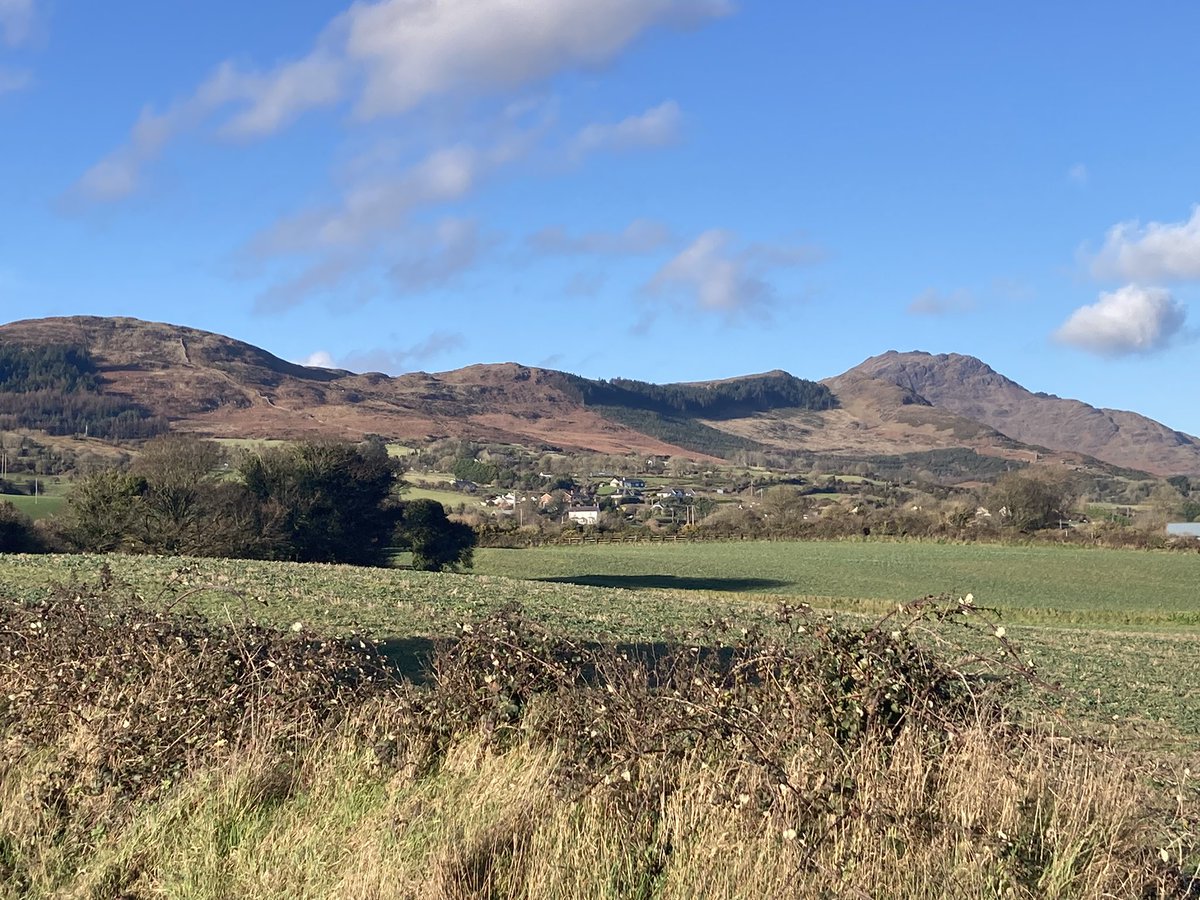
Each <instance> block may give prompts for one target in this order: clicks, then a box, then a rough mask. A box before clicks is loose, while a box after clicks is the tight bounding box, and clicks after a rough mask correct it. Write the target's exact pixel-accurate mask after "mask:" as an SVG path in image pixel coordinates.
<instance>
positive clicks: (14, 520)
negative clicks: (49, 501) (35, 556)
mask: <svg viewBox="0 0 1200 900" xmlns="http://www.w3.org/2000/svg"><path fill="white" fill-rule="evenodd" d="M42 549H43V546H42V540H41V537H40V535H39V533H38V532H37V530H36V529H35V528H34V525H33V520H32V519H30V518H29V516H27V515H25V513H23V512H21V511H20V510H19V509H17V508H16V506H14V505H13V504H12V503H10V502H9V501H7V500H4V501H0V553H39V552H41V550H42Z"/></svg>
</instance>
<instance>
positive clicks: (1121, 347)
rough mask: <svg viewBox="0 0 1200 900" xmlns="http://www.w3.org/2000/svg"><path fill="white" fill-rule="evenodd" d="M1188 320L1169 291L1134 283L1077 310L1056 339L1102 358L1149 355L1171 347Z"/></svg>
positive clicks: (1184, 309) (1056, 334)
mask: <svg viewBox="0 0 1200 900" xmlns="http://www.w3.org/2000/svg"><path fill="white" fill-rule="evenodd" d="M1186 318H1187V310H1186V308H1185V307H1184V305H1183V304H1182V303H1180V302H1179V301H1178V300H1176V299H1175V298H1174V297H1173V296H1171V293H1170V292H1169V291H1167V290H1164V289H1163V288H1144V287H1139V286H1137V285H1132V284H1131V285H1126V286H1125V287H1123V288H1121V289H1120V290H1117V291H1113V292H1111V293H1103V294H1101V295H1100V299H1099V300H1097V301H1096V302H1095V303H1094V304H1092V305H1090V306H1082V307H1080V308H1079V309H1077V310H1075V312H1073V313H1072V314H1071V316H1070V318H1068V319H1067V321H1066V322H1064V323H1063V325H1062V327H1060V328H1059V329H1058V331H1056V332H1055V333H1054V337H1055V339H1056V340H1057V341H1059V342H1060V343H1063V344H1069V345H1071V346H1073V347H1078V348H1079V349H1080V350H1085V351H1087V352H1089V353H1095V354H1097V355H1100V356H1107V357H1116V356H1130V355H1135V354H1148V353H1154V352H1156V351H1159V350H1163V349H1165V348H1166V347H1168V346H1170V344H1171V343H1172V341H1174V340H1175V339H1176V338H1177V337H1178V336H1180V335H1181V334H1182V332H1183V326H1184V321H1185V319H1186Z"/></svg>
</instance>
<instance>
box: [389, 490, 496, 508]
mask: <svg viewBox="0 0 1200 900" xmlns="http://www.w3.org/2000/svg"><path fill="white" fill-rule="evenodd" d="M401 498H402V499H404V500H436V501H437V502H438V503H440V504H442V506H444V507H446V508H447V509H450V510H453V509H457V508H458V507H459V506H460V505H461V504H463V503H465V504H466V505H467V506H469V507H470V506H478V504H479V499H480V498H479V497H477V496H475V495H474V494H464V493H462V492H461V491H439V490H438V489H437V488H424V487H406V488H405V489H404V493H403V494H402V495H401Z"/></svg>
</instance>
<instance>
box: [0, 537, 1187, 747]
mask: <svg viewBox="0 0 1200 900" xmlns="http://www.w3.org/2000/svg"><path fill="white" fill-rule="evenodd" d="M476 560H477V561H476V571H475V572H474V573H472V574H452V573H444V574H429V573H419V572H409V571H397V570H388V569H363V568H355V567H350V566H331V565H297V564H289V563H270V562H250V561H232V560H195V559H179V558H169V557H163V558H158V557H123V556H113V557H103V558H101V557H92V556H58V557H21V556H11V557H0V583H2V584H4V585H6V586H7V587H8V589H9V591H15V592H18V593H20V594H21V595H22V596H27V597H32V596H38V595H40V594H43V593H44V592H45V591H46V590H47V585H48V584H49V583H52V582H59V583H72V582H76V581H90V580H94V579H95V578H96V574H97V572H98V571H99V569H100V567H101V566H102V565H108V566H109V567H110V568H111V570H112V573H113V575H114V577H116V578H117V579H118V580H120V581H124V582H127V583H128V584H129V585H130V588H131V589H132V590H134V591H136V592H138V593H140V594H141V595H143V596H146V597H147V598H155V597H161V598H162V599H163V600H166V599H167V598H170V597H173V596H176V595H178V594H180V593H183V592H193V591H194V592H195V593H191V594H190V596H189V602H193V603H195V604H197V605H198V607H199V608H200V609H201V610H203V611H205V612H208V613H210V614H215V615H217V616H218V617H221V618H225V617H229V616H233V617H235V618H237V617H240V616H242V615H244V614H245V613H246V612H248V613H249V614H250V615H251V616H253V617H254V618H255V619H257V620H260V621H264V622H270V623H274V624H277V625H283V626H286V625H290V624H291V623H292V622H295V621H302V622H304V623H306V624H309V625H311V626H313V627H317V628H321V629H328V630H330V631H333V632H336V633H348V632H352V631H361V632H366V633H369V634H374V635H379V636H387V637H391V638H395V639H399V640H400V641H402V642H403V641H417V642H421V641H425V640H427V639H428V638H434V637H445V636H449V635H451V634H453V633H455V632H456V630H457V628H458V625H459V623H461V622H463V621H469V620H471V619H475V618H478V617H481V616H485V615H487V614H488V613H489V612H491V611H494V610H496V609H498V608H500V607H502V606H504V605H506V604H509V603H518V604H520V605H521V606H522V607H523V608H524V609H525V610H526V611H527V612H528V614H530V615H531V616H533V617H534V618H535V619H537V620H538V621H541V622H543V623H545V624H546V625H547V626H549V627H551V628H553V629H554V630H555V631H557V632H561V633H564V634H569V635H573V636H577V637H581V638H587V639H597V640H617V641H643V642H645V641H662V640H666V639H671V638H673V637H678V636H679V635H681V634H682V633H684V632H685V631H686V630H687V629H690V628H692V627H693V626H695V625H696V624H697V623H698V622H700V621H701V620H703V619H707V618H710V617H711V616H713V615H723V616H729V617H730V618H733V619H736V620H738V621H740V622H744V623H748V624H749V623H753V622H760V623H765V622H769V621H770V620H771V617H772V613H773V611H774V610H775V609H776V608H777V606H778V604H779V603H780V602H781V601H788V602H793V603H795V602H807V603H810V604H812V606H813V607H815V608H817V609H821V610H829V611H833V612H836V613H837V614H843V615H850V616H871V617H878V616H879V615H882V614H884V613H886V612H887V611H889V610H891V609H894V608H895V606H896V604H897V603H899V602H905V601H909V600H912V599H915V598H917V597H921V596H924V595H926V594H938V593H949V594H953V595H956V596H961V595H963V594H965V593H967V592H971V593H973V594H974V595H975V597H976V600H977V602H978V603H980V604H981V605H983V606H994V607H996V608H997V609H998V610H1000V612H1001V615H1002V617H1003V621H1004V623H1005V625H1006V626H1007V627H1008V629H1009V632H1010V634H1011V635H1012V636H1013V637H1014V638H1015V639H1016V640H1018V641H1019V642H1020V643H1021V644H1022V645H1023V646H1024V648H1025V649H1026V650H1027V651H1028V652H1029V653H1030V654H1031V655H1032V656H1033V657H1034V659H1035V661H1036V662H1037V663H1038V664H1039V666H1040V667H1041V671H1042V673H1043V675H1044V677H1045V678H1046V679H1048V680H1050V681H1058V682H1062V683H1063V685H1064V691H1063V693H1062V694H1061V695H1053V696H1047V697H1043V698H1042V699H1041V701H1040V702H1044V703H1047V704H1049V705H1050V706H1051V707H1052V708H1054V709H1057V710H1060V711H1062V712H1064V713H1067V714H1068V715H1069V716H1070V717H1071V718H1074V719H1082V720H1085V721H1088V722H1090V723H1093V724H1097V725H1100V726H1103V727H1104V728H1105V729H1106V730H1107V731H1110V732H1112V733H1114V734H1117V735H1120V736H1121V737H1122V738H1128V739H1130V740H1135V741H1154V742H1160V743H1161V742H1167V743H1175V742H1177V741H1183V742H1185V743H1189V744H1190V743H1194V742H1198V741H1200V670H1198V669H1197V668H1196V666H1195V665H1194V660H1195V659H1196V658H1197V657H1198V656H1200V600H1198V599H1197V598H1196V589H1195V586H1196V585H1197V584H1200V555H1196V554H1185V553H1149V552H1136V551H1117V550H1100V549H1096V550H1078V549H1073V548H1058V547H1041V546H1039V547H1014V546H998V545H979V544H973V545H940V544H932V543H861V542H856V543H851V542H847V543H835V542H825V543H770V542H762V543H736V544H704V545H686V544H682V545H666V546H664V545H656V546H629V545H603V546H599V547H583V548H561V547H560V548H540V549H529V550H480V551H478V552H477V554H476ZM1114 723H1115V724H1114Z"/></svg>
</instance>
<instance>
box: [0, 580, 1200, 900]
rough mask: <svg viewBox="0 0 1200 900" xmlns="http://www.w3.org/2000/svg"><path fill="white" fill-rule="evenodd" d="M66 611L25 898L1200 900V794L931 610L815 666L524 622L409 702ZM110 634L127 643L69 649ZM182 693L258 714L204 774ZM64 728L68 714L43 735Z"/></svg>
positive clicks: (743, 643)
mask: <svg viewBox="0 0 1200 900" xmlns="http://www.w3.org/2000/svg"><path fill="white" fill-rule="evenodd" d="M65 599H66V600H68V601H69V602H68V603H67V604H66V605H65V606H64V607H62V609H61V613H62V614H61V615H58V616H57V617H56V615H54V614H53V610H51V609H48V607H47V606H46V605H44V604H42V605H22V604H15V605H9V606H8V607H7V608H6V609H5V610H4V613H5V615H4V617H3V619H2V620H0V635H2V636H3V640H2V641H0V725H2V726H3V729H4V732H3V734H4V737H3V744H2V745H0V897H6V898H7V897H11V898H17V897H20V898H50V897H68V898H71V897H78V898H126V900H134V898H156V897H188V898H199V900H218V898H228V897H246V898H285V897H286V898H293V897H331V898H333V897H338V898H422V900H425V898H431V900H483V898H510V900H515V898H530V900H532V898H597V900H599V898H613V900H616V898H645V900H650V898H655V900H659V898H661V900H675V898H701V897H703V898H735V897H746V898H762V897H766V898H774V897H780V898H782V897H789V898H791V897H800V898H808V897H811V898H829V897H839V898H840V897H849V898H856V897H862V898H866V897H895V898H926V897H955V898H959V897H961V898H976V897H977V898H985V897H986V898H992V897H1012V898H1081V900H1082V898H1102V897H1139V898H1188V897H1197V896H1200V880H1198V879H1197V877H1196V867H1197V861H1198V856H1197V854H1198V851H1200V835H1198V832H1197V822H1196V814H1195V810H1196V809H1198V808H1200V803H1197V799H1198V798H1200V782H1198V779H1197V774H1200V773H1195V772H1192V771H1182V767H1180V768H1178V769H1171V768H1170V767H1166V766H1164V765H1162V764H1160V763H1156V762H1155V761H1153V760H1150V759H1148V758H1145V757H1138V756H1134V755H1131V754H1129V753H1122V752H1117V751H1115V750H1114V749H1113V748H1112V747H1111V746H1109V745H1106V744H1103V743H1100V742H1096V741H1087V740H1080V739H1079V738H1077V737H1072V738H1067V737H1061V736H1058V735H1056V734H1054V733H1053V732H1051V731H1047V730H1045V729H1042V728H1039V727H1037V726H1036V725H1034V724H1031V723H1028V722H1023V723H1022V722H1016V721H1013V720H1012V719H1011V718H1010V717H1009V716H1008V714H1007V713H1006V712H1005V705H1004V694H1003V693H1002V692H1000V693H997V692H994V691H992V690H991V689H986V688H982V687H981V685H982V684H983V682H981V681H980V679H979V678H978V677H976V675H977V674H978V673H975V675H973V674H972V673H970V672H968V671H967V670H965V669H964V668H962V667H961V666H960V665H959V663H957V662H956V663H955V664H954V665H953V666H951V665H949V664H947V663H946V661H945V660H943V659H942V658H941V657H939V656H934V655H931V654H929V653H928V652H926V651H923V650H922V649H921V648H920V647H919V646H918V645H916V644H915V643H913V642H911V641H909V640H908V638H907V637H906V631H907V629H908V627H909V624H911V623H912V622H916V621H918V618H917V616H918V612H919V613H921V614H922V615H923V614H924V611H930V612H932V613H934V614H945V613H946V612H947V610H946V609H945V608H944V607H939V606H937V605H936V604H932V605H927V606H925V607H923V608H922V610H919V611H918V612H914V613H913V618H911V619H909V620H907V622H902V621H899V620H898V619H892V620H890V621H888V622H886V623H881V624H882V626H883V627H882V628H876V629H873V630H867V631H859V632H850V631H840V630H837V629H835V628H833V627H830V626H825V625H821V626H819V627H815V626H814V622H813V620H812V619H810V618H805V616H804V615H803V614H802V612H797V611H795V610H793V611H784V614H783V618H784V619H786V620H787V621H786V623H785V624H790V627H792V628H793V632H794V635H793V636H794V637H797V639H798V638H799V637H803V638H805V639H806V640H807V641H808V643H803V642H797V643H795V644H794V645H787V646H785V645H783V644H772V643H764V642H761V641H759V640H758V639H757V638H756V637H755V635H753V634H750V635H747V636H744V639H741V640H737V639H731V643H730V644H729V645H726V646H724V647H723V649H722V652H716V650H715V649H713V650H710V649H706V648H703V647H697V648H695V649H693V648H692V647H690V646H688V645H684V646H682V647H680V648H677V649H676V650H673V651H663V654H664V655H660V656H656V657H649V656H647V657H638V656H636V655H633V654H630V653H629V652H627V651H624V650H621V649H620V648H612V647H605V646H598V645H586V644H579V643H572V642H570V641H565V640H563V639H560V638H557V637H555V636H554V635H552V634H550V633H548V632H545V631H544V630H541V629H539V628H538V627H537V626H536V625H533V624H532V623H529V622H527V621H525V620H523V619H521V618H520V617H519V616H517V615H516V614H515V613H514V612H512V611H510V612H508V613H506V614H504V615H501V616H498V617H496V618H493V619H489V620H486V621H481V622H476V623H472V624H470V625H468V626H465V627H464V628H463V636H462V638H461V639H460V640H459V641H457V642H456V643H454V644H452V645H447V646H446V647H444V648H443V649H442V650H441V652H440V654H439V656H438V657H437V658H436V660H435V662H434V665H433V668H432V670H431V677H432V683H431V684H429V685H426V686H414V685H410V684H402V683H398V682H390V683H389V682H387V681H386V680H384V679H380V678H379V677H378V674H379V671H380V670H379V668H378V667H377V666H376V665H375V664H373V663H371V660H370V658H369V653H367V652H366V651H365V649H364V648H362V647H361V646H360V647H359V649H360V650H364V652H363V653H356V652H354V646H359V645H354V646H346V645H339V647H338V648H334V647H333V645H332V644H331V643H329V642H322V641H321V640H319V639H317V638H314V636H312V635H309V634H296V633H291V632H283V633H271V632H267V631H265V630H264V629H261V628H258V627H255V628H246V627H238V626H232V625H231V626H229V627H228V628H227V629H226V628H218V627H217V626H215V625H212V624H211V623H209V624H206V623H204V622H202V621H198V620H197V619H196V618H195V617H192V616H179V617H177V618H174V617H172V616H169V615H166V614H164V613H161V612H149V611H146V610H138V609H123V610H122V611H121V613H120V616H121V618H119V619H117V620H113V619H112V616H113V615H114V612H113V610H111V609H108V608H107V607H105V599H104V596H103V594H101V595H96V596H87V597H76V596H68V597H67V598H65ZM89 611H94V612H95V615H96V616H97V621H96V622H95V623H93V624H94V625H95V627H101V626H102V625H104V624H105V623H107V624H108V625H113V624H114V622H115V624H117V625H120V626H121V628H123V629H124V631H122V630H120V629H116V628H113V629H111V630H110V631H108V632H106V639H105V640H104V641H92V642H91V643H87V642H86V641H79V640H74V641H63V640H61V634H52V635H47V634H46V633H45V632H47V631H55V629H58V630H59V631H61V630H65V629H67V628H69V627H73V625H72V623H75V624H83V625H86V624H87V622H88V619H87V616H88V615H90V614H91V612H89ZM139 617H145V618H144V620H143V619H140V618H139ZM35 623H37V624H36V625H35ZM134 625H136V626H137V627H136V628H135V627H133V626H134ZM717 627H718V631H719V632H720V633H721V634H726V635H728V634H730V633H731V632H732V633H734V634H737V633H740V632H738V631H737V630H736V629H728V628H725V629H724V630H721V629H722V628H723V624H718V626H717ZM891 629H895V630H891ZM147 630H148V631H149V632H150V633H151V634H152V635H153V636H154V641H153V642H152V644H153V646H152V647H151V645H150V643H147V642H145V641H144V640H143V638H142V637H139V635H141V634H142V633H143V632H146V631H147ZM126 633H127V636H126V637H122V635H123V634H126ZM176 637H179V638H180V640H179V641H176V640H175V638H176ZM139 646H145V647H147V648H149V650H152V651H153V653H152V654H151V655H150V656H149V657H147V659H145V660H143V661H142V663H139V664H138V665H144V669H143V670H138V669H137V666H136V665H134V663H132V662H129V661H130V660H132V659H133V656H134V655H136V648H138V647H139ZM1004 646H1005V645H1004V642H1003V641H1001V647H1002V648H1003V647H1004ZM172 647H177V648H178V649H172ZM251 647H253V648H255V650H254V653H253V655H252V657H247V655H246V654H247V652H248V651H249V649H250V648H251ZM789 647H790V649H789ZM81 648H82V650H81ZM214 648H216V649H218V650H221V651H222V652H224V653H225V658H227V664H225V665H223V666H222V665H215V664H214V663H212V661H211V660H210V656H211V654H212V652H213V650H214ZM314 648H318V649H319V648H325V649H321V650H320V652H316V650H315V649H314ZM149 650H148V652H149ZM247 658H253V659H254V660H256V661H257V662H256V665H255V666H253V667H251V666H247V665H246V664H245V662H244V661H245V660H246V659H247ZM66 659H70V660H73V661H74V663H75V664H74V665H70V666H63V665H61V664H60V663H61V661H62V660H66ZM114 661H125V665H126V667H127V668H129V669H130V671H136V672H137V673H138V674H137V675H136V678H137V679H139V680H138V684H140V685H141V686H142V696H141V697H140V698H139V699H138V702H139V703H140V707H139V709H140V712H139V713H138V714H137V715H132V716H131V715H128V714H127V713H126V712H124V709H125V708H127V707H129V706H130V704H131V689H132V688H131V684H130V682H129V680H128V679H127V680H125V681H124V682H121V683H119V684H118V683H116V682H119V681H120V679H119V678H118V676H117V675H116V674H114V670H113V669H112V665H113V663H114ZM289 661H290V662H289ZM289 665H290V666H291V668H289ZM168 670H169V672H168ZM94 672H102V673H106V674H105V675H104V677H103V683H102V684H100V685H96V684H94V683H93V681H92V676H91V674H90V673H94ZM276 672H282V674H280V675H279V676H278V677H277V675H276V674H272V673H276ZM181 677H186V678H188V679H191V680H192V682H193V687H194V688H195V689H196V692H198V693H197V694H196V696H199V695H201V694H203V691H204V690H217V691H219V696H226V695H228V696H236V697H241V698H243V699H244V702H242V701H241V700H239V702H238V703H234V704H227V705H226V707H225V709H226V711H225V712H222V713H221V716H220V718H219V719H218V720H217V723H218V725H219V726H220V727H221V728H222V729H223V732H222V733H223V734H225V735H228V738H227V739H224V740H223V741H222V742H221V743H219V744H218V743H216V742H200V743H197V744H196V745H195V746H196V749H195V750H194V751H192V752H190V753H188V754H186V755H185V756H184V757H183V758H182V759H180V758H178V757H177V756H175V755H174V754H173V753H167V752H166V751H165V750H164V749H163V747H164V745H163V743H162V741H163V733H162V728H161V727H160V726H161V723H162V719H160V718H159V716H166V715H167V712H165V711H164V712H159V713H153V712H150V711H152V710H154V709H158V708H160V704H163V706H162V707H161V708H162V709H164V710H165V708H166V706H165V705H166V704H168V703H169V701H170V700H171V699H172V698H176V699H177V695H178V694H179V693H180V691H179V690H178V688H179V685H180V680H179V679H180V678H181ZM199 679H206V681H204V683H203V684H200V683H199ZM32 696H36V697H37V698H39V699H40V701H41V702H40V704H39V703H36V702H32V701H31V700H30V697H32ZM14 697H18V698H23V699H20V700H19V702H17V701H14V700H13V699H12V698H14ZM312 697H320V698H323V700H322V702H321V703H320V704H319V706H317V707H314V705H313V703H312V700H311V698H312ZM4 698H8V699H7V700H5V699H4ZM66 698H81V699H78V701H77V702H67V699H66ZM193 699H194V698H193ZM210 699H213V700H216V699H218V695H216V694H214V696H213V697H211V698H210ZM176 705H177V706H180V705H179V704H176ZM45 706H49V707H52V708H53V707H56V706H57V707H60V708H62V709H63V712H66V710H67V709H70V710H72V711H73V712H72V713H71V714H69V715H64V716H63V717H62V718H61V719H60V720H59V721H60V723H61V724H60V727H59V728H58V729H49V728H47V727H45V726H46V724H47V722H48V721H49V720H48V719H47V718H46V717H45V715H44V709H43V707H45ZM173 715H175V716H177V717H178V719H177V721H178V724H179V725H180V726H181V727H188V723H190V722H210V721H212V720H211V718H209V717H210V716H211V715H212V713H211V710H209V709H208V708H207V706H206V705H205V704H200V703H195V702H189V703H187V704H183V705H181V706H180V709H179V710H177V711H175V712H174V713H173ZM123 716H126V717H127V719H126V718H122V717H123ZM126 721H128V723H129V724H128V725H126ZM67 723H71V724H67ZM114 729H116V730H114ZM126 730H127V731H133V732H137V734H131V735H129V736H127V737H122V736H121V732H122V731H126ZM114 743H116V744H119V745H121V746H125V747H128V748H135V749H136V748H144V749H145V750H146V752H152V753H161V755H162V756H161V758H162V759H164V760H169V761H170V763H171V765H170V767H169V768H168V769H164V770H162V771H158V770H155V769H154V768H148V767H147V766H146V765H144V764H138V763H139V759H140V757H132V756H131V757H130V758H128V759H123V758H121V757H119V756H114V755H113V753H114V751H113V746H112V745H113V744H114ZM138 752H139V753H140V752H141V750H139V751H138ZM142 762H144V760H143V761H142ZM98 775H100V776H103V777H99V778H98ZM159 776H161V777H159Z"/></svg>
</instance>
